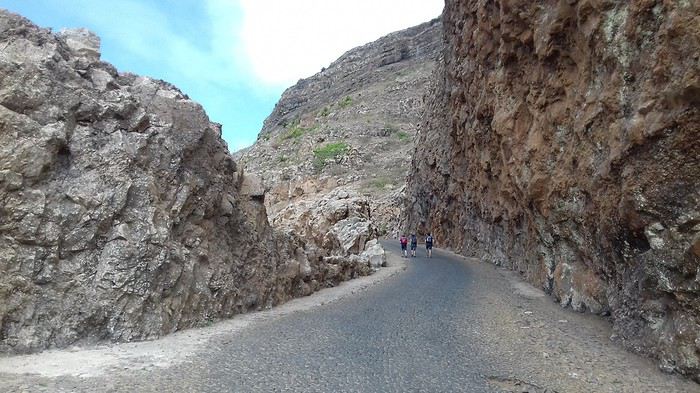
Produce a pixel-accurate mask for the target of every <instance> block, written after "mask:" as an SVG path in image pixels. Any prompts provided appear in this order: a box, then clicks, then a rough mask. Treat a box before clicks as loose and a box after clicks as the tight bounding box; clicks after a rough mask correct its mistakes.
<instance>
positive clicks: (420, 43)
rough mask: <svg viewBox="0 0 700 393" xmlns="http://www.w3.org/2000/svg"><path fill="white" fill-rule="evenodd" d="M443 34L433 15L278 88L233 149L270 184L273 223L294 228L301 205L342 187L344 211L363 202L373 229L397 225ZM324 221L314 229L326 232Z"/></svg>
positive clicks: (332, 195)
mask: <svg viewBox="0 0 700 393" xmlns="http://www.w3.org/2000/svg"><path fill="white" fill-rule="evenodd" d="M441 34H442V27H441V23H440V22H439V20H433V21H431V22H428V23H424V24H422V25H419V26H416V27H412V28H410V29H406V30H403V31H400V32H396V33H392V34H389V35H387V36H385V37H382V38H380V39H379V40H377V41H375V42H372V43H369V44H366V45H364V46H361V47H358V48H355V49H352V50H350V51H348V52H347V53H345V54H344V55H343V56H341V57H340V58H339V59H338V60H336V61H335V62H333V63H332V64H331V65H330V66H328V68H324V69H323V70H322V71H321V72H319V73H318V74H316V75H314V76H312V77H310V78H307V79H302V80H300V81H299V82H298V83H297V84H296V85H294V86H292V87H290V88H289V89H287V91H285V92H284V94H283V95H282V97H281V99H280V101H279V102H278V103H277V105H276V106H275V109H274V111H273V112H272V114H271V115H270V116H269V117H268V118H267V119H266V120H265V123H264V126H263V129H262V131H261V132H260V135H259V137H258V140H257V142H256V143H255V145H253V146H252V147H251V148H249V149H246V150H244V151H242V152H240V153H238V154H239V155H240V157H241V163H242V165H244V167H245V168H246V171H248V172H250V173H255V174H259V175H260V176H261V177H262V178H263V181H264V184H265V186H266V188H268V189H269V192H268V195H267V197H266V205H267V207H268V212H269V213H270V217H271V219H272V222H273V223H274V225H275V226H277V227H292V228H295V229H296V230H299V229H300V228H302V227H303V226H304V225H305V224H303V222H301V223H300V222H299V220H298V219H297V218H298V217H299V216H304V215H308V213H309V209H308V208H307V205H312V206H317V205H319V204H325V203H326V202H329V203H335V202H333V200H337V196H340V195H342V196H343V198H342V200H347V201H350V204H349V210H350V211H351V212H352V211H357V209H355V208H354V207H353V206H354V205H358V204H360V205H367V206H368V208H369V209H368V210H367V213H368V214H365V215H364V216H360V217H361V218H363V219H364V220H365V222H366V223H367V225H369V228H368V231H369V232H370V233H372V232H376V231H377V227H378V229H379V232H382V233H384V232H387V231H389V230H390V229H392V228H395V227H396V226H397V223H398V218H399V215H400V213H401V207H400V206H401V202H400V201H401V198H402V196H403V194H402V192H403V186H404V179H405V176H406V174H407V172H408V169H409V167H410V156H411V152H412V150H413V138H414V136H415V134H416V129H417V126H418V124H419V122H420V114H421V112H422V107H423V103H422V96H423V94H424V93H425V87H426V86H427V84H428V82H429V80H430V75H431V73H432V71H433V69H434V68H435V64H436V57H437V56H438V54H439V48H440V47H441ZM313 201H316V202H313ZM311 213H313V211H312V212H311ZM370 213H371V214H370ZM354 217H358V216H354ZM375 224H376V225H375ZM372 227H374V228H375V229H372ZM324 228H325V227H324ZM324 228H319V229H320V230H319V231H316V232H315V233H314V235H313V236H312V237H315V238H323V237H325V236H326V234H327V233H328V232H327V231H326V230H325V229H324ZM372 236H376V234H371V235H370V237H372Z"/></svg>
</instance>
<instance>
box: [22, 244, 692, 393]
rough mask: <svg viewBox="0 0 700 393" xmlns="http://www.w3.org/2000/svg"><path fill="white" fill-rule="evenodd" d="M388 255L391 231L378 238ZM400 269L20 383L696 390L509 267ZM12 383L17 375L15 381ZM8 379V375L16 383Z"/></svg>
mask: <svg viewBox="0 0 700 393" xmlns="http://www.w3.org/2000/svg"><path fill="white" fill-rule="evenodd" d="M384 245H385V247H386V249H387V251H388V252H390V253H391V254H393V257H392V258H394V259H395V260H397V259H399V257H398V255H399V252H400V251H399V248H398V242H395V241H391V242H385V243H384ZM405 261H406V263H407V265H408V267H407V269H406V271H405V272H403V273H400V274H398V275H396V276H394V277H391V278H389V279H387V280H386V281H385V282H383V283H382V284H381V285H376V286H373V287H370V288H368V289H366V290H364V291H362V292H360V293H357V294H355V295H352V296H350V297H346V298H344V299H342V300H339V301H337V302H333V303H330V304H326V305H323V306H320V307H316V308H313V309H310V310H305V311H300V312H296V313H292V314H287V315H283V316H280V317H278V318H271V319H266V320H262V321H260V322H259V323H254V324H251V325H250V326H248V327H247V328H245V329H242V330H241V331H237V332H232V333H230V334H227V335H222V336H217V337H215V338H212V339H211V341H210V342H209V345H208V346H207V347H206V349H205V350H202V351H199V352H197V353H196V354H194V355H192V356H191V357H190V358H189V359H188V360H187V361H186V362H184V363H181V364H178V365H176V366H172V367H169V368H156V369H149V370H144V371H138V370H113V372H111V373H108V374H106V375H102V376H99V377H94V378H73V377H70V378H69V377H64V378H58V379H36V380H33V382H31V383H33V385H31V386H30V385H27V384H26V382H25V384H24V385H15V386H16V387H17V386H19V388H18V389H19V390H22V389H24V388H28V389H26V390H27V391H110V392H122V391H124V392H127V391H139V392H287V391H289V392H523V391H528V392H577V391H581V392H590V391H595V392H608V391H609V392H625V391H630V392H646V391H649V392H654V391H659V392H670V391H673V392H698V391H700V389H699V386H698V385H697V384H695V383H692V382H688V381H685V380H683V379H681V378H679V377H677V376H669V375H665V374H662V373H661V372H660V371H658V370H657V368H656V367H655V366H654V365H653V364H652V362H651V361H649V360H647V359H643V358H640V357H638V356H636V355H633V354H630V353H628V352H626V351H624V350H623V349H621V348H620V347H619V346H617V345H616V344H615V343H612V342H610V340H609V339H608V337H609V336H610V330H609V324H608V323H607V322H605V321H603V320H601V319H600V318H598V317H595V316H590V315H582V314H577V313H574V312H571V311H569V310H563V309H561V308H560V307H559V306H557V305H555V304H553V303H552V301H551V300H550V299H549V298H548V297H545V296H544V295H543V294H542V293H541V291H539V290H536V289H534V288H532V287H530V286H528V285H526V284H523V283H522V282H520V281H519V280H518V278H517V277H516V276H514V275H513V274H512V273H510V272H506V271H502V270H499V269H496V268H495V267H493V266H491V265H486V264H481V263H479V262H477V261H474V260H466V259H464V258H461V257H459V256H455V255H453V254H451V253H448V252H445V251H441V250H436V252H435V254H434V256H433V258H432V259H427V258H426V257H425V250H424V249H419V255H418V257H417V258H408V259H406V260H405ZM20 382H21V381H20ZM20 382H18V383H20Z"/></svg>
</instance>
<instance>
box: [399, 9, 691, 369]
mask: <svg viewBox="0 0 700 393" xmlns="http://www.w3.org/2000/svg"><path fill="white" fill-rule="evenodd" d="M699 11H700V10H699V9H698V3H697V2H692V1H653V0H651V1H649V0H644V1H642V0H637V1H628V2H618V1H538V2H531V1H519V0H511V1H466V0H448V1H447V2H446V8H445V11H444V14H443V24H444V32H445V51H444V63H443V64H441V65H440V66H439V67H438V70H437V71H436V72H435V78H434V81H433V83H432V86H431V87H430V93H429V94H428V96H427V97H426V99H425V101H426V106H427V109H426V115H425V117H424V121H423V123H422V125H421V131H420V132H419V135H418V139H417V148H416V151H415V154H414V157H413V163H412V166H413V173H412V176H410V177H409V180H408V190H407V194H408V197H407V199H408V201H407V215H408V218H407V223H406V226H407V227H408V228H419V230H420V231H422V232H427V231H432V232H433V233H435V234H436V238H437V242H438V245H443V246H447V247H451V248H454V249H456V250H458V251H460V252H461V253H463V254H467V255H472V256H479V257H483V258H484V259H487V260H489V261H491V262H493V263H495V264H498V265H503V266H507V267H509V268H512V269H513V270H516V271H519V272H520V273H521V274H522V275H523V276H524V277H525V278H526V279H527V280H528V281H530V282H532V283H534V284H536V285H538V286H540V287H542V288H543V289H544V290H545V291H547V292H548V293H550V294H551V295H552V296H553V297H554V298H555V299H556V300H557V301H559V302H561V304H562V305H564V306H570V307H572V308H573V309H575V310H579V311H590V312H593V313H598V314H603V315H607V314H610V315H611V319H612V321H613V323H614V329H615V332H616V335H617V337H618V338H619V339H620V340H621V341H622V342H623V343H624V344H625V345H626V346H628V347H629V348H632V349H634V350H636V351H639V352H642V353H645V354H648V355H650V356H652V357H655V358H658V359H659V362H660V365H661V367H662V368H663V369H665V370H668V371H677V372H681V373H684V374H686V375H689V376H691V377H692V378H694V379H696V380H700V109H699V108H700V14H699Z"/></svg>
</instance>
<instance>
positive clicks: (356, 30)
mask: <svg viewBox="0 0 700 393" xmlns="http://www.w3.org/2000/svg"><path fill="white" fill-rule="evenodd" d="M443 5H444V2H443V0H354V1H347V0H0V8H5V9H8V10H10V11H13V12H16V13H19V14H21V15H23V16H25V17H27V18H29V19H30V20H32V21H33V22H34V23H36V24H38V25H39V26H42V27H50V28H52V29H53V30H54V31H60V30H61V29H63V28H72V27H85V28H88V29H90V30H92V31H94V32H95V33H97V35H99V36H100V38H101V40H102V60H104V61H107V62H109V63H112V64H114V65H115V66H116V67H117V69H118V70H119V71H120V72H133V73H136V74H139V75H147V76H150V77H153V78H157V79H163V80H166V81H168V82H170V83H173V84H174V85H176V86H177V87H179V88H180V89H181V90H182V91H183V92H184V93H185V94H187V95H189V96H190V97H191V98H192V99H194V100H195V101H197V102H199V103H201V104H202V106H204V109H205V110H206V111H207V114H208V115H209V118H210V119H211V120H212V121H215V122H217V123H221V124H222V125H223V138H224V139H225V140H226V142H227V143H228V146H229V150H231V151H236V150H239V149H241V148H244V147H246V146H249V145H251V144H253V142H255V139H256V137H257V134H258V132H259V131H260V129H261V128H262V123H263V121H264V120H265V118H266V117H267V116H268V115H269V114H270V113H271V112H272V109H273V108H274V105H275V103H276V102H277V100H278V99H279V97H280V95H281V94H282V92H283V91H284V90H285V89H286V88H287V87H289V86H292V85H294V84H295V83H296V82H297V81H298V80H299V79H301V78H306V77H309V76H311V75H313V74H315V73H317V72H319V71H320V70H321V68H323V67H326V66H328V65H329V64H330V63H331V62H333V61H334V60H335V59H337V58H338V57H340V55H342V54H343V53H345V52H346V51H348V50H350V49H352V48H354V47H356V46H359V45H363V44H365V43H368V42H371V41H374V40H376V39H377V38H379V37H381V36H383V35H386V34H389V33H391V32H393V31H397V30H401V29H404V28H408V27H411V26H414V25H417V24H420V23H422V22H426V21H428V20H430V19H432V18H435V17H437V16H438V15H439V14H440V13H441V12H442V8H443Z"/></svg>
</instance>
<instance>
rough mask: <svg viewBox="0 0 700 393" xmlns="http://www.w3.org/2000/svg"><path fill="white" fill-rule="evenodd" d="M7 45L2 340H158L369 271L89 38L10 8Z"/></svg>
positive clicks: (198, 119) (168, 91)
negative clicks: (307, 231)
mask: <svg viewBox="0 0 700 393" xmlns="http://www.w3.org/2000/svg"><path fill="white" fill-rule="evenodd" d="M0 47H2V51H0V201H2V203H1V204H0V250H1V251H2V252H0V351H2V352H27V351H34V350H39V349H43V348H47V347H52V346H66V345H69V344H72V343H75V342H80V341H94V340H103V339H111V340H118V341H129V340H135V339H145V338H150V337H156V336H159V335H162V334H167V333H169V332H173V331H175V330H178V329H183V328H187V327H191V326H197V325H201V324H206V323H208V322H210V321H211V320H213V319H219V318H224V317H228V316H231V315H233V314H236V313H240V312H244V311H246V310H253V309H260V308H265V307H270V306H272V305H274V304H277V303H280V302H283V301H285V300H287V299H289V298H291V297H293V296H300V295H306V294H308V293H310V292H311V291H313V290H317V289H319V288H323V287H325V286H329V285H333V284H335V283H337V282H338V281H340V280H343V279H347V278H350V277H353V276H356V275H358V274H367V273H368V272H369V266H368V264H367V263H366V260H365V261H364V263H362V262H363V261H360V260H343V261H341V262H342V263H337V262H334V263H328V262H329V261H326V260H325V259H324V258H325V257H326V256H327V255H326V254H324V253H322V252H320V251H318V250H315V249H307V247H306V245H305V242H303V241H302V240H300V239H299V238H298V237H296V236H293V235H290V234H282V233H277V232H275V231H273V230H272V229H271V228H270V226H269V224H268V220H267V216H266V213H265V208H264V206H263V199H264V189H263V187H262V183H261V181H260V180H259V179H256V178H255V177H249V176H244V175H243V173H242V171H241V170H240V168H239V167H238V166H237V165H236V163H235V162H234V161H233V159H232V157H231V156H230V155H229V153H228V150H227V147H226V145H225V143H224V142H223V141H222V139H221V138H220V131H221V130H220V126H219V125H217V124H214V123H211V122H210V121H209V119H208V118H207V116H206V114H205V112H204V110H203V109H202V107H201V106H200V105H199V104H197V103H195V102H193V101H191V100H190V99H189V98H188V97H187V96H186V95H184V94H182V93H181V92H180V91H179V90H177V89H176V88H175V87H174V86H172V85H169V84H168V83H166V82H163V81H156V80H152V79H149V78H145V77H139V76H136V75H131V74H121V73H118V72H117V71H116V70H115V69H114V68H113V67H112V66H111V65H109V64H107V63H104V62H101V61H100V60H99V53H100V52H99V39H98V38H97V37H96V36H95V35H93V34H92V33H89V32H87V31H85V30H77V31H73V30H71V31H64V32H61V33H60V34H58V35H53V34H51V32H50V31H48V30H45V29H40V28H38V27H36V26H34V25H32V24H31V23H30V22H29V21H27V20H26V19H23V18H21V17H19V16H17V15H13V14H10V13H7V12H5V11H0ZM330 262H333V261H330Z"/></svg>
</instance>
